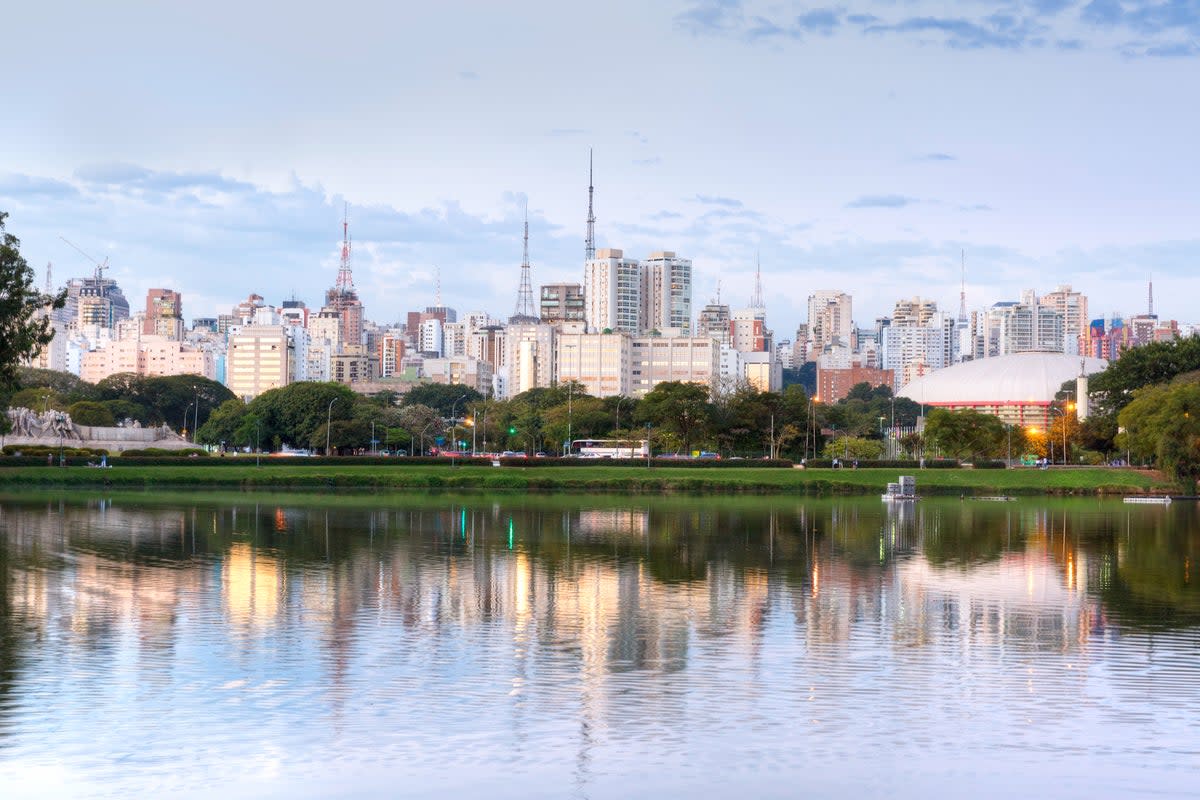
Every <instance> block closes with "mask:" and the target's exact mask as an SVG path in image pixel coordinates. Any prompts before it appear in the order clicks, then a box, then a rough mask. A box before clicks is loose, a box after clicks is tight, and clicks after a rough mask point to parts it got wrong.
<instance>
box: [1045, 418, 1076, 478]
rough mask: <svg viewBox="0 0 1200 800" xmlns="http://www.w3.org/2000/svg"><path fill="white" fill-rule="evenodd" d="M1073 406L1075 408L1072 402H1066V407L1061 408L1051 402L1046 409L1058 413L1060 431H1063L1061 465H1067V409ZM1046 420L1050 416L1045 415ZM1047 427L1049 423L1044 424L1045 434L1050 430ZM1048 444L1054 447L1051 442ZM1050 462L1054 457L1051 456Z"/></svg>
mask: <svg viewBox="0 0 1200 800" xmlns="http://www.w3.org/2000/svg"><path fill="white" fill-rule="evenodd" d="M1074 408H1075V404H1074V403H1068V404H1067V407H1066V408H1065V409H1063V408H1059V407H1058V406H1056V405H1053V404H1052V405H1050V406H1047V410H1048V411H1050V412H1051V413H1054V414H1058V416H1059V418H1060V419H1061V420H1062V432H1063V437H1062V438H1063V446H1062V453H1063V455H1062V458H1063V466H1066V465H1067V411H1071V410H1074ZM1046 421H1047V422H1049V421H1050V418H1049V417H1047V418H1046ZM1049 429H1050V426H1049V425H1047V426H1046V434H1047V435H1049V433H1050V430H1049ZM1050 446H1051V447H1054V444H1053V443H1051V445H1050ZM1050 463H1051V464H1053V463H1054V459H1053V457H1052V458H1051V459H1050Z"/></svg>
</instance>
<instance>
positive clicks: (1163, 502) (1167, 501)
mask: <svg viewBox="0 0 1200 800" xmlns="http://www.w3.org/2000/svg"><path fill="white" fill-rule="evenodd" d="M1125 502H1126V503H1135V504H1138V505H1152V506H1169V505H1171V498H1170V497H1167V496H1166V495H1163V496H1160V497H1126V498H1125Z"/></svg>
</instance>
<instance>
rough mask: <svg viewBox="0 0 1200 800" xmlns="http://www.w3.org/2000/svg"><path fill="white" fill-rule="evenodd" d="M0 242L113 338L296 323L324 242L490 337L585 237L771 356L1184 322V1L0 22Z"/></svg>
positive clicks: (602, 7)
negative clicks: (179, 304) (211, 326)
mask: <svg viewBox="0 0 1200 800" xmlns="http://www.w3.org/2000/svg"><path fill="white" fill-rule="evenodd" d="M4 16H5V19H4V24H5V28H6V32H7V33H8V35H7V36H6V45H5V47H4V48H2V49H0V70H2V74H3V75H4V76H5V77H4V81H3V84H0V86H2V87H3V88H0V98H2V100H3V108H4V111H5V113H4V115H3V116H4V126H3V128H4V132H3V134H2V135H0V211H6V212H8V213H9V218H8V220H7V227H8V230H9V232H10V233H13V234H14V235H16V236H18V237H19V238H20V239H21V241H22V253H23V254H24V255H25V257H26V258H27V260H28V261H29V262H30V264H31V265H32V266H33V267H34V268H35V270H36V271H37V275H38V280H39V282H40V281H41V280H42V278H43V274H44V269H45V265H46V263H47V262H52V263H53V265H54V266H53V278H54V282H55V283H56V284H60V283H62V282H63V281H65V280H66V279H67V278H69V277H79V276H82V275H85V274H90V273H91V270H92V264H91V263H90V262H89V261H88V260H87V258H85V257H84V256H83V255H81V254H80V253H79V252H78V251H76V250H75V249H74V248H72V247H71V246H70V245H68V244H67V243H66V242H64V241H63V238H65V239H66V240H69V241H70V242H73V243H74V244H75V245H77V246H78V247H79V248H80V249H82V250H83V251H85V252H86V253H88V254H89V255H91V256H92V257H94V258H97V259H101V260H103V259H107V260H108V263H109V265H110V269H109V272H108V275H109V276H110V277H113V278H116V279H117V280H118V281H119V282H120V284H121V286H122V288H123V289H124V291H125V294H126V296H127V297H128V298H129V299H130V304H131V306H132V307H134V308H141V307H144V302H145V300H144V298H145V293H146V290H147V289H149V288H151V287H163V288H172V289H176V290H178V291H181V292H182V293H183V303H184V315H185V317H186V318H188V319H191V318H192V317H197V316H215V315H216V314H218V313H227V312H228V310H229V308H230V307H231V306H233V305H234V304H235V303H237V302H238V301H240V300H242V299H244V298H245V297H246V296H247V295H248V294H250V293H252V292H253V293H257V294H261V295H263V296H264V297H266V299H267V302H270V303H273V304H279V303H280V302H282V301H283V300H284V299H287V298H290V297H293V296H295V297H297V298H299V299H302V300H305V301H306V302H307V303H308V304H309V305H310V306H319V305H320V303H321V302H322V297H323V292H324V290H325V289H326V288H327V287H329V286H331V285H332V284H333V282H334V279H335V277H336V275H337V266H338V258H339V253H340V240H341V234H342V228H341V221H342V217H343V212H345V213H346V214H347V216H348V219H349V223H350V233H351V237H352V239H353V258H352V266H353V270H354V281H355V285H356V287H357V288H358V290H359V293H360V296H361V297H362V298H363V300H364V303H365V305H366V313H367V317H368V318H370V319H374V320H375V321H377V322H381V323H387V322H395V321H398V320H401V319H403V316H404V314H405V312H407V311H409V310H414V309H423V308H424V307H425V306H427V305H432V304H434V302H435V301H436V299H437V278H438V276H440V285H441V299H442V302H444V303H445V304H446V305H449V306H451V307H454V308H456V309H458V310H459V311H460V313H461V312H465V311H468V310H485V311H488V312H490V313H492V314H493V315H495V316H500V317H507V316H508V315H510V314H512V313H513V310H514V308H515V305H516V294H517V287H518V283H519V277H520V275H519V265H520V263H521V233H522V220H523V215H524V214H525V212H526V208H527V209H528V215H529V225H530V245H529V246H530V260H531V263H532V280H533V283H534V285H535V287H536V286H537V285H538V284H539V283H549V282H554V281H578V280H581V279H582V273H583V267H582V263H583V252H584V234H585V219H586V214H587V180H588V152H589V148H591V149H593V151H594V160H595V187H596V193H595V213H596V217H597V226H596V238H597V246H599V247H617V248H621V249H623V250H624V251H625V253H626V254H627V255H631V256H634V257H645V256H647V255H649V253H650V252H652V251H655V250H673V251H675V252H676V253H677V254H679V255H680V256H682V257H687V258H691V259H692V261H693V265H694V278H693V282H694V290H693V306H694V309H695V310H699V308H700V307H701V306H702V305H703V304H704V303H705V302H708V301H709V300H710V299H712V298H713V297H715V296H716V294H717V291H718V282H719V285H720V292H721V299H722V301H724V302H727V303H729V304H731V305H732V306H734V307H735V308H737V307H740V306H744V305H746V304H747V303H748V302H749V300H750V296H751V294H752V292H753V283H754V270H755V263H756V260H757V262H758V263H760V264H761V271H762V282H763V289H764V295H765V297H766V301H767V315H768V317H767V318H768V325H769V326H770V327H772V328H774V330H775V331H776V337H777V338H778V339H783V338H790V337H791V336H792V333H793V332H794V330H795V327H796V325H797V323H800V322H803V321H804V320H805V319H806V316H807V311H806V307H807V306H806V301H807V297H808V295H809V294H810V293H811V292H812V291H814V290H816V289H841V290H843V291H846V292H849V293H850V294H852V295H853V296H854V317H855V319H856V321H857V322H858V323H859V324H860V325H862V326H869V325H870V324H871V322H872V321H873V319H874V318H875V317H876V316H880V315H884V314H887V313H889V312H890V310H891V307H892V305H893V304H894V303H895V301H896V300H898V299H900V298H903V297H911V296H913V295H920V296H922V297H926V298H932V299H934V300H937V301H938V303H939V305H940V306H941V307H942V308H945V309H947V310H950V311H956V310H957V308H958V303H959V299H958V298H959V287H960V276H961V265H962V262H963V259H964V254H965V266H966V291H967V300H968V305H969V307H970V308H972V309H975V308H982V307H985V306H987V305H990V304H991V303H993V302H996V301H1000V300H1012V299H1017V298H1018V297H1019V293H1020V292H1021V290H1022V289H1025V288H1032V289H1034V290H1036V291H1037V292H1038V293H1039V294H1040V293H1045V292H1049V291H1052V290H1054V288H1055V287H1056V286H1058V285H1059V284H1071V285H1072V286H1074V287H1075V288H1076V289H1078V290H1081V291H1084V292H1085V293H1086V294H1087V295H1088V296H1089V298H1090V310H1091V312H1092V316H1093V317H1096V316H1099V315H1100V314H1103V313H1111V312H1120V313H1124V314H1133V313H1141V312H1144V311H1145V310H1146V305H1147V283H1148V281H1150V280H1153V282H1154V294H1155V310H1156V311H1157V312H1158V313H1159V315H1160V316H1161V317H1165V318H1175V319H1178V320H1179V321H1180V322H1200V314H1198V313H1197V312H1196V311H1195V301H1194V298H1196V297H1197V295H1198V294H1200V291H1198V290H1200V270H1198V269H1197V268H1196V265H1197V264H1198V263H1200V233H1198V231H1197V220H1200V191H1198V188H1197V187H1198V186H1200V182H1198V180H1197V179H1198V178H1200V167H1198V161H1197V155H1196V142H1197V141H1198V140H1200V137H1198V132H1200V104H1198V103H1197V102H1196V88H1195V87H1197V86H1200V0H1086V1H1085V2H1077V1H1076V0H1003V1H998V0H959V2H925V1H924V0H865V1H863V2H858V1H852V2H846V3H841V4H814V3H791V2H757V1H756V0H658V1H657V2H653V3H647V2H644V0H609V1H608V2H605V3H596V4H591V5H588V6H584V5H583V4H580V3H564V2H561V1H551V2H522V1H521V0H514V2H509V3H492V2H482V1H479V2H453V1H448V2H444V3H414V2H401V3H395V2H390V3H384V2H364V1H362V0H343V1H342V2H339V3H315V2H309V1H308V0H296V1H295V2H292V3H289V4H287V5H286V6H284V5H281V4H278V3H260V2H255V1H254V0H242V2H237V3H233V2H226V0H210V2H207V3H203V4H197V3H170V4H167V3H159V2H122V0H114V2H111V3H105V4H85V3H80V2H55V1H54V0H46V2H40V3H22V4H16V5H15V6H14V7H13V8H6V10H5V13H4Z"/></svg>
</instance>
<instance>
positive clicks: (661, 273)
mask: <svg viewBox="0 0 1200 800" xmlns="http://www.w3.org/2000/svg"><path fill="white" fill-rule="evenodd" d="M642 280H643V283H642V323H641V327H642V330H647V331H649V330H657V331H666V330H668V329H670V330H674V331H678V332H680V333H683V334H688V333H690V332H691V327H692V262H691V259H687V258H678V257H676V255H675V253H673V252H672V251H670V250H661V251H658V252H654V253H651V254H650V257H649V258H647V259H646V260H644V261H643V262H642Z"/></svg>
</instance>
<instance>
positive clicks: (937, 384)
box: [896, 353, 1108, 405]
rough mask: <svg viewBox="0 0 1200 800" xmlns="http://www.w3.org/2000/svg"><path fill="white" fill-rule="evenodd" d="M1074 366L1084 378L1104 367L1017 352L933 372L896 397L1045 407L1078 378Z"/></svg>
mask: <svg viewBox="0 0 1200 800" xmlns="http://www.w3.org/2000/svg"><path fill="white" fill-rule="evenodd" d="M1080 362H1083V369H1084V371H1085V372H1086V373H1087V374H1089V375H1091V374H1094V373H1096V372H1101V371H1103V370H1104V369H1105V368H1106V367H1107V366H1108V362H1107V361H1105V360H1104V359H1102V358H1086V357H1082V356H1072V355H1065V354H1063V353H1017V354H1015V355H1011V356H998V357H996V358H983V359H980V360H978V361H964V362H963V363H961V364H955V365H954V366H952V367H946V368H945V369H939V370H936V371H934V372H931V373H929V374H928V375H924V376H922V377H920V378H917V379H916V380H914V381H912V382H911V383H909V384H908V385H907V386H905V387H904V388H903V389H901V390H900V391H899V392H897V393H896V396H897V397H907V398H908V399H910V400H913V401H915V402H918V403H929V404H932V405H958V404H968V403H980V404H994V405H1006V404H1016V403H1049V402H1051V401H1053V400H1054V395H1055V393H1057V392H1058V390H1059V388H1061V387H1062V385H1063V384H1064V383H1065V382H1067V381H1069V380H1074V379H1075V378H1077V377H1079V366H1080Z"/></svg>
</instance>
